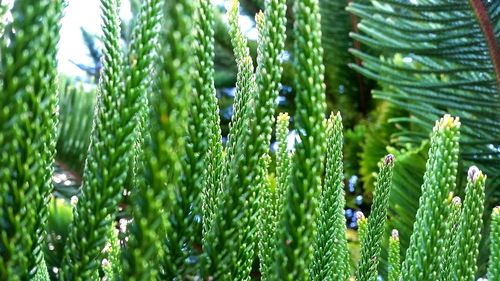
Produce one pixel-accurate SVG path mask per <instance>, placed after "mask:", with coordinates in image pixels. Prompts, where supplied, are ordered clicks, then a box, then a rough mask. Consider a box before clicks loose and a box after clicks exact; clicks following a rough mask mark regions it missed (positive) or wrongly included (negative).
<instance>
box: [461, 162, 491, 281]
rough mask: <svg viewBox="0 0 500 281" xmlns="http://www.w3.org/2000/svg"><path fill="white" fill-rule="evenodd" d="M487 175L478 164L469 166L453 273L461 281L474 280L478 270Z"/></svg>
mask: <svg viewBox="0 0 500 281" xmlns="http://www.w3.org/2000/svg"><path fill="white" fill-rule="evenodd" d="M485 182H486V175H484V174H483V173H482V172H481V171H480V170H479V169H478V168H477V167H476V166H472V167H470V168H469V171H468V176H467V186H466V188H465V200H464V203H463V209H462V214H461V217H460V226H459V229H458V240H457V244H456V245H455V247H456V248H457V250H456V251H455V252H456V256H455V259H456V262H455V263H454V266H453V273H454V274H456V275H455V276H456V279H455V280H459V281H470V280H474V278H475V276H476V272H477V257H478V255H479V242H480V241H481V227H482V225H483V211H484V187H485Z"/></svg>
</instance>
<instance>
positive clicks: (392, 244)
mask: <svg viewBox="0 0 500 281" xmlns="http://www.w3.org/2000/svg"><path fill="white" fill-rule="evenodd" d="M388 271H389V276H388V279H387V280H388V281H399V280H401V249H400V246H399V232H398V231H397V230H396V229H393V230H392V233H391V238H389V270H388Z"/></svg>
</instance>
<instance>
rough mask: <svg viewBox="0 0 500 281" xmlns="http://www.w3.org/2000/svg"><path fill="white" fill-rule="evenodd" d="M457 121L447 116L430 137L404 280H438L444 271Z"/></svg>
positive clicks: (403, 271)
mask: <svg viewBox="0 0 500 281" xmlns="http://www.w3.org/2000/svg"><path fill="white" fill-rule="evenodd" d="M459 127H460V122H459V120H458V118H453V117H451V116H449V115H445V116H444V117H443V118H441V119H440V120H439V121H436V125H435V127H434V130H433V132H432V134H431V147H430V149H429V159H428V160H427V167H426V172H425V175H424V183H423V185H422V195H421V197H420V203H419V208H418V211H417V214H416V219H415V224H414V227H413V234H412V236H411V238H410V245H409V247H408V250H407V251H406V258H405V261H404V263H403V267H402V278H403V280H410V279H411V280H417V281H420V280H421V281H427V280H436V279H437V278H438V277H439V272H440V271H441V270H442V269H443V259H444V256H443V255H442V252H443V251H445V250H446V249H444V248H443V246H444V240H443V237H442V236H443V233H446V227H447V226H446V222H445V221H443V219H442V218H443V217H448V212H449V208H448V207H447V206H446V204H445V202H446V199H447V197H448V193H449V192H450V191H451V190H453V189H454V187H455V183H456V175H457V166H458V164H457V162H458V137H459Z"/></svg>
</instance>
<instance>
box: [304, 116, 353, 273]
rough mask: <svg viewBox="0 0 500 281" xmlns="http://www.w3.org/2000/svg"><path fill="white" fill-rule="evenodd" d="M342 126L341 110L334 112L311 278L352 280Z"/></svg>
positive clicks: (330, 128)
mask: <svg viewBox="0 0 500 281" xmlns="http://www.w3.org/2000/svg"><path fill="white" fill-rule="evenodd" d="M342 128H343V127H342V118H341V117H340V113H337V114H336V115H334V114H333V113H332V114H331V115H330V119H328V121H327V126H326V146H327V149H326V175H325V180H324V183H323V189H322V191H321V200H320V205H319V206H320V215H319V216H318V219H317V225H318V234H317V236H316V238H315V248H314V256H313V262H312V265H311V280H318V281H320V280H339V281H341V280H343V281H348V280H349V275H350V268H349V252H348V250H347V238H346V219H345V215H344V213H345V212H344V207H345V192H344V169H343V168H344V166H343V164H342V161H343V156H342V149H343V141H344V139H343V134H342Z"/></svg>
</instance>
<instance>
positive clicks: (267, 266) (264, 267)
mask: <svg viewBox="0 0 500 281" xmlns="http://www.w3.org/2000/svg"><path fill="white" fill-rule="evenodd" d="M270 162H271V158H270V157H269V156H268V155H265V157H264V158H262V159H261V164H260V165H259V169H262V170H263V171H262V172H261V173H262V174H264V175H266V180H264V181H262V182H261V184H260V186H259V192H260V196H259V213H258V228H259V230H258V235H259V242H258V246H259V247H258V248H259V253H258V254H259V261H260V273H261V280H271V277H272V274H273V273H272V264H273V262H274V255H275V252H276V242H277V241H276V230H277V219H278V209H277V208H278V206H279V205H278V196H279V194H278V189H277V188H276V186H275V185H274V186H273V185H272V184H271V182H270V180H269V177H268V173H267V171H268V168H269V163H270Z"/></svg>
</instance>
